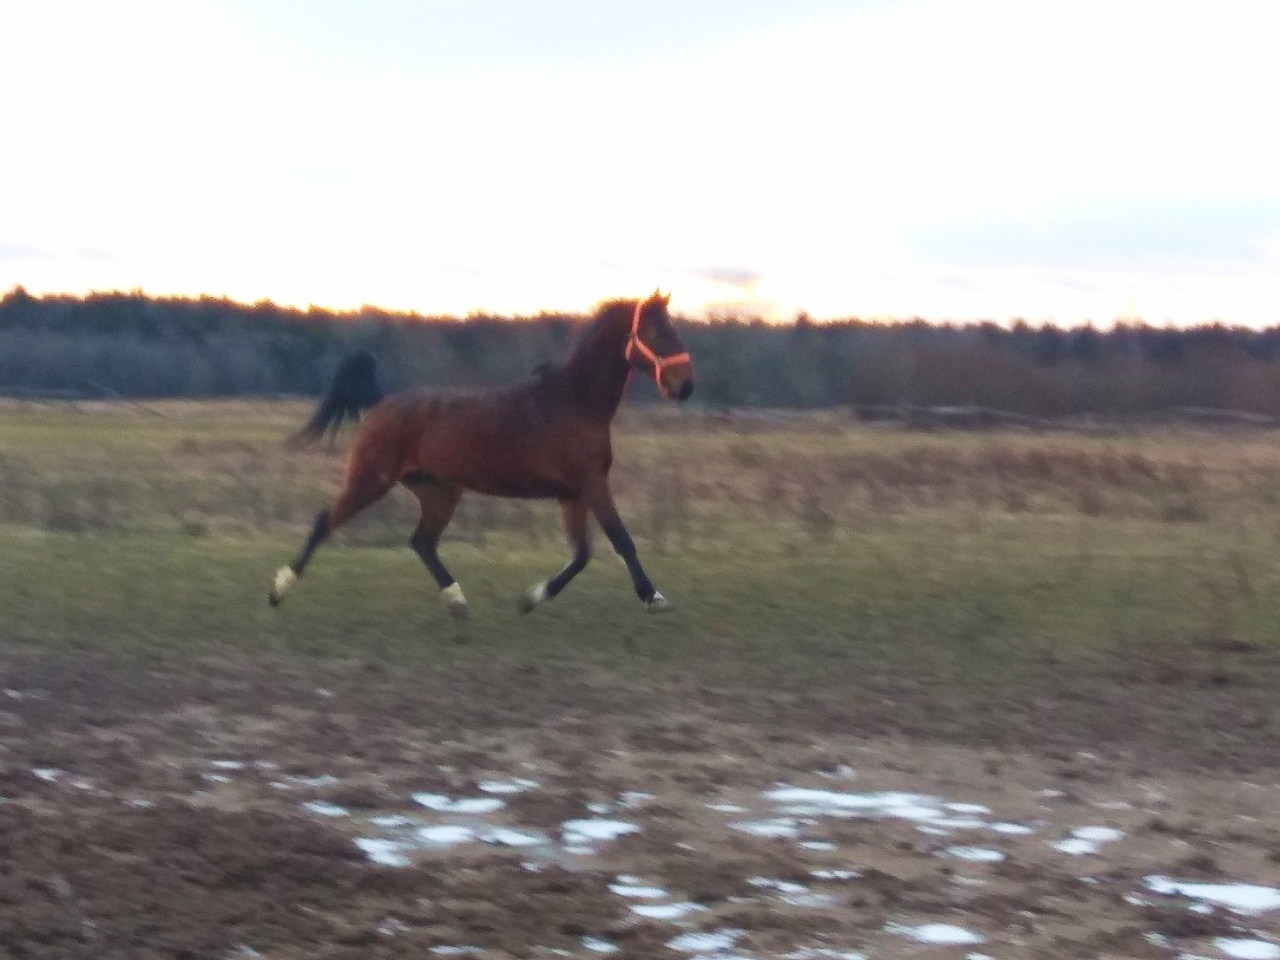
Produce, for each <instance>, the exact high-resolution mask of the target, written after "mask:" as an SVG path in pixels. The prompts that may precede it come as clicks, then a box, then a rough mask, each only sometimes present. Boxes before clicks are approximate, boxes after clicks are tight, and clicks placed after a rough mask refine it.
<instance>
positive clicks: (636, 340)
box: [624, 300, 693, 397]
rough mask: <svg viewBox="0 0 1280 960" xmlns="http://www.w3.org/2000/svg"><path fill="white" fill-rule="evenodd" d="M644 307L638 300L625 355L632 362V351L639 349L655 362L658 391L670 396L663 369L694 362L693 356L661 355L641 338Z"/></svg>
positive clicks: (654, 377) (647, 358)
mask: <svg viewBox="0 0 1280 960" xmlns="http://www.w3.org/2000/svg"><path fill="white" fill-rule="evenodd" d="M643 307H644V302H643V301H641V300H637V301H636V309H635V313H634V314H632V316H631V337H630V338H629V339H628V340H627V349H626V353H625V354H624V356H625V357H626V358H627V363H630V362H631V354H632V351H635V350H639V351H640V355H641V356H643V357H644V358H645V359H646V360H648V361H649V362H650V363H651V364H653V379H654V382H655V383H657V385H658V392H660V393H661V394H662V395H663V396H664V397H670V396H671V392H670V391H669V390H667V388H666V385H665V384H664V383H663V382H662V371H663V369H664V368H665V367H670V366H673V365H675V364H677V363H692V362H693V358H692V357H690V356H689V354H688V353H673V354H672V355H671V356H669V357H660V356H658V354H657V353H656V352H655V351H654V350H652V349H650V348H649V346H648V345H647V344H646V343H645V342H644V341H643V340H641V339H640V311H641V309H642V308H643Z"/></svg>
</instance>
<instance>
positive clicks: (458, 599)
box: [440, 581, 467, 607]
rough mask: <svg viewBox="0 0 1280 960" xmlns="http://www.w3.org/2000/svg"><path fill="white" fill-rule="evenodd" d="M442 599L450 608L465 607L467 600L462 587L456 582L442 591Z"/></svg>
mask: <svg viewBox="0 0 1280 960" xmlns="http://www.w3.org/2000/svg"><path fill="white" fill-rule="evenodd" d="M440 599H442V600H443V601H444V602H445V605H446V606H450V607H465V606H466V605H467V598H466V597H464V596H463V595H462V587H461V586H459V585H458V583H457V582H456V581H455V582H454V583H451V584H449V585H448V586H447V587H445V588H444V589H443V590H441V591H440Z"/></svg>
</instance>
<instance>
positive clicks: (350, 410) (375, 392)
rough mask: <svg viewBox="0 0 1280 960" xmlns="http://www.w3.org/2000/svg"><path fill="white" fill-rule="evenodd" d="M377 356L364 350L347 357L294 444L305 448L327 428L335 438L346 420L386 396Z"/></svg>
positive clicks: (293, 441)
mask: <svg viewBox="0 0 1280 960" xmlns="http://www.w3.org/2000/svg"><path fill="white" fill-rule="evenodd" d="M375 366H376V365H375V364H374V362H373V355H372V354H370V353H369V352H368V351H367V350H361V351H359V352H358V353H354V354H352V355H351V356H349V357H347V359H346V360H343V361H342V363H341V365H339V367H338V372H337V373H335V374H334V376H333V385H332V386H330V387H329V392H328V393H326V394H325V395H324V399H323V400H321V401H320V406H319V407H317V408H316V412H315V413H313V414H312V415H311V419H310V420H308V421H307V425H306V426H305V427H303V428H302V429H301V430H299V431H298V432H297V433H295V434H294V435H293V436H291V437H290V438H289V439H288V441H286V442H287V445H288V446H290V447H303V446H306V445H307V444H308V443H311V442H313V441H315V440H318V439H320V437H321V436H323V435H324V432H325V431H326V430H328V431H329V437H330V439H332V438H333V437H334V436H335V435H336V434H337V432H338V428H339V427H341V426H342V424H343V422H344V421H345V420H348V419H351V420H359V419H360V414H361V413H363V412H364V411H365V410H368V409H369V408H370V407H372V406H374V405H375V404H376V403H377V402H378V401H379V400H381V399H382V396H383V394H382V388H381V387H379V386H378V378H377V375H376V372H375Z"/></svg>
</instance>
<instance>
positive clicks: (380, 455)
mask: <svg viewBox="0 0 1280 960" xmlns="http://www.w3.org/2000/svg"><path fill="white" fill-rule="evenodd" d="M669 300H670V297H669V296H666V297H664V296H661V295H659V294H658V293H656V292H655V293H654V294H653V296H651V297H649V299H647V300H617V301H613V302H610V303H607V304H604V305H603V306H602V307H601V308H600V309H599V311H598V312H597V314H596V316H595V318H594V320H592V321H591V323H590V324H588V325H587V327H586V329H584V330H583V331H582V334H581V336H580V338H579V340H578V343H577V346H576V347H575V349H574V350H573V352H572V353H571V354H570V355H569V357H568V359H567V360H565V361H564V363H562V364H560V365H559V366H550V367H547V368H543V369H542V370H540V371H539V372H538V373H537V374H536V375H535V377H534V378H533V379H531V380H527V381H525V382H523V383H519V384H516V385H514V386H510V387H506V388H502V389H497V390H488V391H483V392H476V393H466V394H462V393H441V392H433V391H428V390H409V391H405V392H402V393H396V394H392V395H391V396H388V397H386V398H385V399H384V398H383V397H382V392H381V391H380V390H379V389H378V386H377V383H376V381H375V379H374V364H373V358H372V357H370V356H369V355H368V354H357V355H356V357H353V358H352V359H350V360H348V361H347V362H346V363H344V364H343V366H342V367H341V368H340V369H339V371H338V375H337V376H336V377H335V379H334V384H333V387H332V389H331V390H330V392H329V395H328V396H326V397H325V399H324V400H323V401H322V402H321V404H320V407H319V409H318V410H317V411H316V413H315V415H314V416H312V418H311V420H310V421H309V422H308V423H307V425H306V426H305V427H303V428H302V430H300V431H299V432H298V433H297V434H295V436H294V437H293V438H292V442H293V443H295V444H298V443H306V442H309V441H312V440H315V439H317V438H318V437H320V436H321V435H322V434H323V433H324V431H325V430H326V429H332V428H334V427H336V426H337V425H338V424H340V423H341V421H342V419H343V418H344V417H346V416H354V417H358V416H359V413H360V411H361V410H363V409H364V408H365V407H369V406H371V407H372V409H370V410H369V411H368V414H367V415H366V416H365V417H364V419H363V421H362V422H361V424H360V428H359V431H358V432H357V434H356V438H355V443H354V445H353V447H352V449H351V454H350V458H349V461H348V464H347V479H346V485H345V486H344V487H343V490H342V492H341V493H340V494H339V495H338V497H337V499H336V500H334V501H333V503H332V504H331V505H330V506H329V507H328V508H326V509H324V510H321V511H320V513H319V515H318V516H317V517H316V520H315V525H314V526H313V527H312V530H311V535H310V536H309V537H308V538H307V542H306V543H305V544H304V545H303V547H302V551H301V552H300V553H299V554H298V556H297V558H296V559H295V560H294V561H293V563H291V564H290V565H289V566H287V567H281V568H280V570H279V571H278V572H277V573H276V576H275V580H274V582H273V583H272V585H271V591H270V593H269V594H268V596H269V599H270V600H271V604H272V605H273V606H274V605H276V604H278V603H279V602H280V601H281V600H282V599H283V598H284V595H285V592H286V591H288V589H289V588H290V587H291V586H293V584H294V583H295V582H296V581H297V579H298V577H300V576H301V575H302V573H303V571H304V570H306V568H307V564H308V563H309V562H310V561H311V555H312V554H313V553H314V552H315V550H316V548H317V547H319V546H320V544H321V543H323V542H324V541H325V539H326V538H327V537H328V536H329V534H331V533H332V532H333V531H334V530H336V529H337V528H338V527H340V526H341V525H342V524H343V523H345V522H346V521H347V520H349V519H350V518H351V517H352V516H354V515H355V514H356V513H357V512H359V511H360V510H362V509H364V508H365V507H367V506H369V504H371V503H373V502H374V501H376V500H378V499H379V498H380V497H382V496H383V495H384V494H385V493H386V492H387V491H388V490H390V489H391V488H392V487H393V486H395V485H396V484H397V483H400V484H403V485H404V486H405V487H406V488H408V490H409V491H410V492H411V493H412V494H413V495H414V496H415V497H417V499H418V504H419V505H420V506H421V508H422V519H421V520H420V521H419V523H418V529H417V530H416V531H415V532H414V534H413V536H412V538H411V539H410V541H409V542H410V544H411V545H412V547H413V549H414V551H415V552H416V553H417V554H418V556H419V557H421V558H422V562H423V563H424V564H426V567H427V569H428V570H429V571H431V575H432V576H433V577H435V580H436V583H437V584H439V586H440V593H441V598H442V599H443V600H444V603H445V606H446V608H447V609H448V610H449V611H450V612H451V613H453V614H454V615H455V616H465V615H466V613H467V601H466V598H465V597H464V596H463V594H462V588H461V587H459V586H458V583H457V581H456V580H454V579H453V576H452V574H450V573H449V571H448V570H447V569H446V568H445V565H444V564H443V563H441V562H440V557H439V555H438V554H437V553H436V547H437V545H438V544H439V542H440V535H441V534H442V533H443V532H444V529H445V527H446V526H448V524H449V520H450V519H451V518H452V517H453V511H454V508H455V507H457V505H458V500H459V499H460V498H461V496H462V493H463V491H464V490H474V491H476V492H478V493H483V494H489V495H493V496H499V497H524V498H554V499H556V500H559V501H560V505H561V508H562V510H563V512H564V529H565V533H566V534H567V535H568V538H569V543H570V546H572V548H573V559H571V560H570V561H569V563H568V564H567V565H566V566H565V567H564V569H562V570H561V571H560V572H559V573H557V574H556V575H555V576H553V577H551V578H550V579H549V580H544V581H543V582H542V583H539V584H537V585H536V586H533V587H531V588H530V589H528V590H527V591H525V593H524V594H523V596H522V597H521V598H520V610H521V612H522V613H528V612H529V611H530V610H532V609H533V608H534V607H536V606H537V605H538V604H540V603H542V602H543V601H544V600H549V599H550V598H552V597H554V596H555V595H556V594H558V593H559V592H560V591H561V590H563V589H564V588H565V585H566V584H567V583H568V582H569V581H570V580H572V579H573V578H574V577H575V576H577V574H578V573H579V572H580V571H581V570H582V568H583V567H585V566H586V565H587V561H588V560H589V559H590V557H591V541H590V537H589V532H588V529H587V525H588V514H592V515H594V516H595V518H596V520H597V521H599V523H600V526H601V528H602V529H603V530H604V533H605V536H606V537H608V538H609V543H611V544H612V545H613V548H614V549H615V550H616V551H617V552H618V554H619V555H620V556H621V557H622V559H623V560H624V561H625V562H626V565H627V570H628V571H629V572H630V574H631V582H632V584H633V585H634V586H635V591H636V595H637V596H638V597H639V598H640V600H641V601H642V602H643V603H644V605H645V607H646V608H647V609H648V610H649V611H651V612H655V613H656V612H659V611H662V610H666V609H668V608H669V604H668V603H667V601H666V599H665V598H664V597H663V596H662V594H660V593H659V592H658V591H657V590H655V589H654V587H653V583H652V582H651V581H650V580H649V577H648V576H647V575H646V574H645V572H644V568H643V567H642V566H641V565H640V560H639V558H638V557H637V556H636V546H635V543H634V542H633V541H632V539H631V535H630V534H628V533H627V528H626V527H625V526H623V524H622V520H621V519H620V518H619V516H618V510H617V508H616V507H615V506H614V503H613V494H612V493H610V491H609V468H610V466H611V465H612V463H613V448H612V443H611V440H610V426H611V424H612V422H613V417H614V414H615V413H617V410H618V405H619V404H620V403H621V402H622V394H623V391H624V390H625V389H626V386H627V381H628V379H629V378H630V375H631V372H632V370H633V369H639V370H641V371H643V372H645V373H647V374H649V375H651V376H652V377H653V379H654V381H655V382H656V383H657V385H658V389H659V390H660V391H661V392H662V394H663V395H664V396H667V397H673V398H675V399H677V400H685V399H687V398H688V396H689V394H690V393H692V392H693V366H692V363H691V361H690V358H689V354H688V353H687V352H685V348H684V344H683V343H682V342H681V340H680V335H679V334H678V333H677V332H676V330H675V327H674V326H673V325H672V323H671V317H670V315H669V314H668V312H667V303H668V301H669Z"/></svg>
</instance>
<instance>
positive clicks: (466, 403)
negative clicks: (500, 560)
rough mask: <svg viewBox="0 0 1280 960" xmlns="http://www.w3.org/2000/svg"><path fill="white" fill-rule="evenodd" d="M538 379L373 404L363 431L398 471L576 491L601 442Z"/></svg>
mask: <svg viewBox="0 0 1280 960" xmlns="http://www.w3.org/2000/svg"><path fill="white" fill-rule="evenodd" d="M552 389H553V387H551V386H550V385H548V384H545V383H542V382H540V381H537V380H534V381H529V382H526V383H523V384H518V385H515V386H513V387H509V388H505V389H501V390H488V391H464V390H441V389H427V388H419V389H414V390H408V391H404V392H402V393H398V394H393V395H392V396H389V397H387V398H386V399H385V400H383V401H382V403H380V404H379V405H378V406H377V407H375V408H374V410H372V411H371V412H370V414H369V416H368V418H367V419H366V422H365V424H364V429H363V430H362V433H366V434H367V436H366V437H365V438H363V439H364V440H365V442H364V443H362V444H358V445H359V446H363V447H366V448H369V449H367V450H366V454H365V455H368V456H377V451H376V450H375V449H374V448H376V447H378V446H381V447H382V448H383V449H384V450H385V451H386V453H387V454H388V455H389V457H390V459H392V460H394V461H395V466H394V468H392V469H394V471H395V472H396V474H397V476H398V477H405V476H424V477H434V478H436V479H440V480H444V481H447V482H450V483H454V484H457V485H458V486H461V487H464V488H466V489H470V490H475V491H478V492H480V493H488V494H493V495H496V496H510V497H557V498H564V497H571V496H576V495H577V493H578V491H579V487H580V477H581V474H582V472H583V469H584V467H583V464H584V462H585V459H584V458H587V457H589V455H590V448H591V447H593V446H595V444H594V443H592V442H591V439H592V438H591V437H589V436H588V435H587V434H586V433H585V432H583V431H582V430H581V429H580V428H578V427H577V425H576V423H575V418H574V417H572V416H571V415H568V413H567V412H566V410H565V408H564V407H563V406H562V405H559V404H557V403H556V402H555V397H554V394H553V393H552V392H551V391H552Z"/></svg>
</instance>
